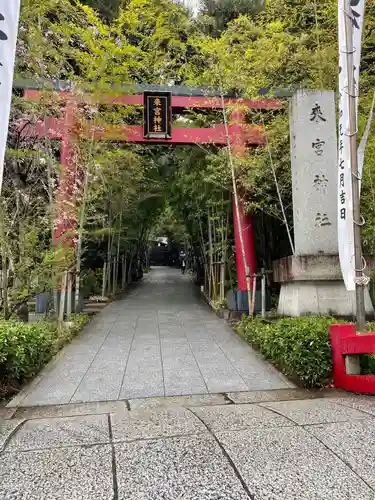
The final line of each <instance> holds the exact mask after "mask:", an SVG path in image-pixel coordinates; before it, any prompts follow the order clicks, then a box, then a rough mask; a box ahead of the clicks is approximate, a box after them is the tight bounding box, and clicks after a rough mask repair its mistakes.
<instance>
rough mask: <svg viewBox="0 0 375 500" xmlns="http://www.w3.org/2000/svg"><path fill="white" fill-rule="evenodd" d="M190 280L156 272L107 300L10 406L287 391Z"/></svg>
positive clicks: (279, 377) (172, 271) (278, 376)
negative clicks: (109, 301) (214, 310)
mask: <svg viewBox="0 0 375 500" xmlns="http://www.w3.org/2000/svg"><path fill="white" fill-rule="evenodd" d="M290 386H291V384H290V383H289V382H288V381H287V380H286V379H285V378H284V377H283V376H282V375H281V374H279V373H278V372H277V371H276V370H275V369H274V368H273V367H271V366H270V365H269V364H268V363H266V362H265V361H264V360H263V359H262V358H261V357H260V356H259V355H258V354H256V353H255V351H254V350H253V349H252V348H251V347H250V346H249V345H248V344H247V343H246V342H245V341H244V340H243V339H241V338H240V337H239V336H238V335H237V334H235V333H234V332H233V331H232V330H231V329H230V328H229V327H228V325H227V324H226V323H225V322H224V321H223V320H220V319H218V318H217V317H216V316H215V314H214V313H213V312H212V311H211V310H210V309H209V308H208V306H207V304H205V303H204V301H203V299H202V298H201V297H200V296H199V294H198V293H197V289H196V287H195V286H194V285H193V284H192V283H191V281H190V278H189V277H188V276H182V275H181V274H180V273H179V271H178V270H176V269H169V268H156V269H154V270H153V271H152V272H151V273H149V274H147V275H146V276H145V278H144V280H143V282H141V283H140V284H139V285H137V286H136V287H135V288H134V289H133V290H131V291H130V292H129V293H128V294H127V295H126V297H124V298H122V299H120V300H117V301H115V302H112V303H111V304H109V305H108V306H107V307H106V308H105V309H103V311H102V312H101V313H100V314H98V315H97V316H96V317H95V318H94V320H93V321H92V322H91V323H90V324H89V325H88V326H87V327H86V328H85V329H84V331H83V332H82V334H81V335H80V336H78V337H77V338H75V339H74V340H73V341H72V343H71V344H70V345H68V346H66V347H65V348H64V349H63V350H62V351H61V353H60V354H59V355H58V356H57V358H56V359H55V360H54V361H53V362H51V363H50V365H48V367H47V368H46V369H45V370H44V371H43V372H42V373H41V375H40V377H37V378H36V379H35V381H34V382H33V383H32V384H30V385H29V386H28V387H27V388H26V389H25V390H24V391H22V392H21V394H20V395H19V396H18V397H16V398H15V399H14V400H13V401H12V402H11V403H10V405H9V407H18V406H21V407H30V406H46V405H62V404H68V403H75V402H93V401H110V400H117V399H134V398H144V397H160V396H165V395H173V396H180V395H189V394H205V393H215V394H216V393H223V392H239V391H248V390H254V389H257V390H268V389H282V388H288V387H290Z"/></svg>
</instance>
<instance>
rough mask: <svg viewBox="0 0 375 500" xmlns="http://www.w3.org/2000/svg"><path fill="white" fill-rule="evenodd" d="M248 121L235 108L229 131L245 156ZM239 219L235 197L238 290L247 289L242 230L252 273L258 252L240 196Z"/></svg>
mask: <svg viewBox="0 0 375 500" xmlns="http://www.w3.org/2000/svg"><path fill="white" fill-rule="evenodd" d="M245 128H246V122H245V113H244V111H240V110H234V111H233V112H232V113H231V116H230V125H229V133H230V140H231V145H232V153H233V155H234V156H238V157H243V156H245V154H246V144H247V141H246V131H245ZM238 208H239V220H238V219H237V210H236V206H235V201H234V199H233V222H234V239H235V246H236V267H237V281H238V290H240V291H247V286H246V269H245V265H244V261H243V256H242V251H241V240H240V231H241V232H242V236H243V243H244V250H245V256H246V264H247V266H248V267H249V270H250V274H255V272H256V253H255V241H254V229H253V218H252V216H251V215H249V214H245V212H244V206H243V202H242V200H241V198H240V197H239V198H238Z"/></svg>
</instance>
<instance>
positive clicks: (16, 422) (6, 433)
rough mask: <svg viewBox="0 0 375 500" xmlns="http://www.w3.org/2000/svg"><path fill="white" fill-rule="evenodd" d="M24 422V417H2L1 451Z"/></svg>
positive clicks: (0, 431) (0, 432)
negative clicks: (8, 418)
mask: <svg viewBox="0 0 375 500" xmlns="http://www.w3.org/2000/svg"><path fill="white" fill-rule="evenodd" d="M23 422H24V420H23V419H12V420H5V419H2V418H0V453H1V452H2V451H3V449H4V448H5V445H6V443H7V441H8V439H9V438H10V437H11V436H12V434H13V433H14V432H15V431H16V430H17V428H18V427H20V426H21V425H22V424H23ZM0 498H1V497H0Z"/></svg>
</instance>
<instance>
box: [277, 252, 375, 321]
mask: <svg viewBox="0 0 375 500" xmlns="http://www.w3.org/2000/svg"><path fill="white" fill-rule="evenodd" d="M273 268H274V278H275V281H276V282H279V283H281V290H280V298H279V306H278V314H279V315H280V316H293V317H297V316H306V315H311V314H316V315H332V316H338V317H348V318H352V317H353V316H355V292H348V291H347V290H346V288H345V284H344V281H343V280H342V279H341V270H340V263H339V258H338V256H337V255H303V256H290V257H286V258H284V259H281V260H279V261H276V262H274V263H273ZM365 303H366V314H367V315H368V316H373V315H374V308H373V305H372V302H371V298H370V294H369V291H368V289H367V288H366V290H365Z"/></svg>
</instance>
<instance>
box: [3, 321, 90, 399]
mask: <svg viewBox="0 0 375 500" xmlns="http://www.w3.org/2000/svg"><path fill="white" fill-rule="evenodd" d="M87 321H88V318H87V316H83V315H73V317H72V325H71V326H70V327H68V328H61V329H59V328H57V326H56V324H55V323H52V322H49V321H40V322H38V323H20V322H18V321H5V320H1V321H0V397H1V396H5V395H6V393H7V392H8V391H9V390H10V389H9V388H10V387H14V386H17V385H20V384H22V383H23V382H24V381H25V380H28V379H30V378H32V377H34V376H35V375H36V374H37V373H38V372H39V371H40V369H41V368H42V367H43V366H44V365H45V364H46V363H47V362H48V361H49V360H50V359H51V358H52V356H54V355H55V354H56V353H57V352H58V351H59V350H60V349H61V347H62V346H63V345H65V344H66V343H67V342H69V341H70V340H71V339H72V338H73V337H74V336H75V335H76V334H77V333H78V332H79V331H80V330H81V329H82V328H83V326H84V325H85V324H86V323H87Z"/></svg>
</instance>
